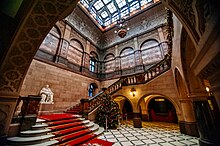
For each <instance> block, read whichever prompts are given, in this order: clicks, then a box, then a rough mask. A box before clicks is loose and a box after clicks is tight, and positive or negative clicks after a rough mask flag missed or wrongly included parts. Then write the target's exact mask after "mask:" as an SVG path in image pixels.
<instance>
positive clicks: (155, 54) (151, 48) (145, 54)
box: [141, 39, 163, 65]
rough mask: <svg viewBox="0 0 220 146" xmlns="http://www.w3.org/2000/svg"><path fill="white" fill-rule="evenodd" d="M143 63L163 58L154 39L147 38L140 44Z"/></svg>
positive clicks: (154, 61)
mask: <svg viewBox="0 0 220 146" xmlns="http://www.w3.org/2000/svg"><path fill="white" fill-rule="evenodd" d="M141 51H142V52H141V54H142V60H143V64H145V65H146V64H148V65H151V64H154V63H157V62H159V61H160V60H162V59H163V54H162V52H161V50H160V46H159V43H158V42H157V41H156V40H153V39H152V40H147V41H145V42H144V43H143V44H142V45H141Z"/></svg>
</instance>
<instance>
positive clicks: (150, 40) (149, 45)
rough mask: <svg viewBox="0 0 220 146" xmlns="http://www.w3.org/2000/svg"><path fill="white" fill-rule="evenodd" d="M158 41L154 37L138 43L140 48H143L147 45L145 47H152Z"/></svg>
mask: <svg viewBox="0 0 220 146" xmlns="http://www.w3.org/2000/svg"><path fill="white" fill-rule="evenodd" d="M158 44H159V41H158V40H156V39H153V38H152V39H147V40H145V41H143V42H142V43H141V45H140V49H141V48H143V46H145V45H146V46H147V48H150V47H153V46H154V45H158Z"/></svg>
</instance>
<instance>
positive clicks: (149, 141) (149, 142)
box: [142, 139, 155, 144]
mask: <svg viewBox="0 0 220 146" xmlns="http://www.w3.org/2000/svg"><path fill="white" fill-rule="evenodd" d="M142 141H143V142H144V143H145V144H153V143H155V141H152V140H150V139H147V140H142Z"/></svg>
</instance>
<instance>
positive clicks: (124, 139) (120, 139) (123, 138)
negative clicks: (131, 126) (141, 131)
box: [117, 137, 128, 142]
mask: <svg viewBox="0 0 220 146" xmlns="http://www.w3.org/2000/svg"><path fill="white" fill-rule="evenodd" d="M117 139H118V141H119V142H121V141H128V139H127V138H125V137H121V138H117Z"/></svg>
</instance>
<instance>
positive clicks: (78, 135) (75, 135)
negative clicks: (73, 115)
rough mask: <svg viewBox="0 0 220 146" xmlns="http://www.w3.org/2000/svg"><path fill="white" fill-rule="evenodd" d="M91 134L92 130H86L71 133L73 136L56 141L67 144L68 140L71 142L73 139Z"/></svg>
mask: <svg viewBox="0 0 220 146" xmlns="http://www.w3.org/2000/svg"><path fill="white" fill-rule="evenodd" d="M90 133H92V130H90V129H84V130H80V131H78V132H75V133H71V134H68V135H65V136H62V137H59V138H56V140H58V141H59V142H65V141H68V140H71V139H76V138H78V137H82V136H84V135H87V134H90Z"/></svg>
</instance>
